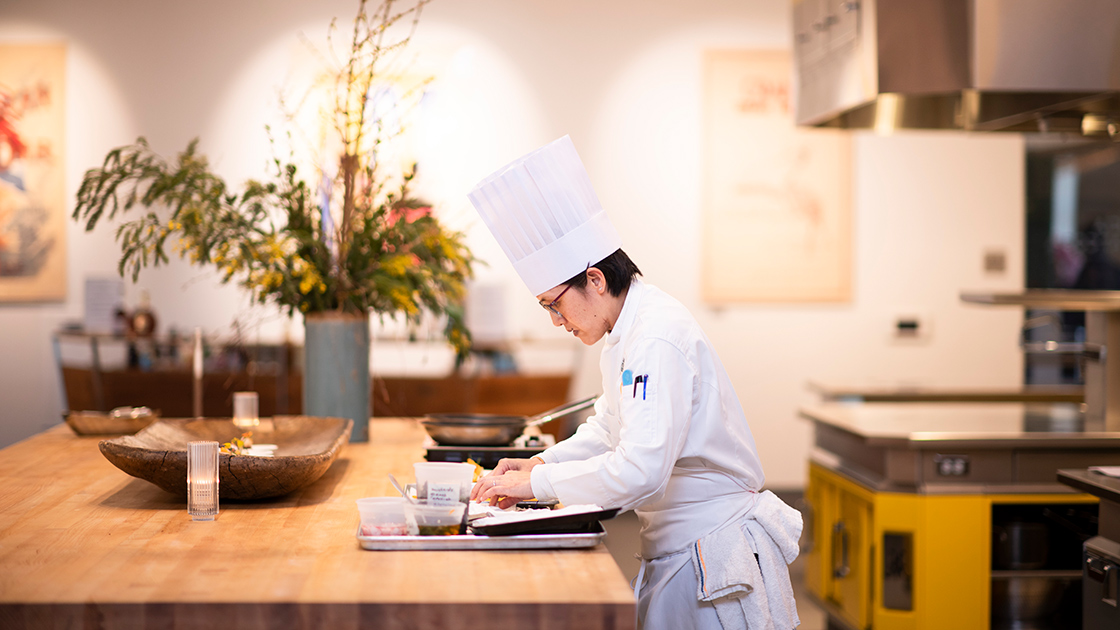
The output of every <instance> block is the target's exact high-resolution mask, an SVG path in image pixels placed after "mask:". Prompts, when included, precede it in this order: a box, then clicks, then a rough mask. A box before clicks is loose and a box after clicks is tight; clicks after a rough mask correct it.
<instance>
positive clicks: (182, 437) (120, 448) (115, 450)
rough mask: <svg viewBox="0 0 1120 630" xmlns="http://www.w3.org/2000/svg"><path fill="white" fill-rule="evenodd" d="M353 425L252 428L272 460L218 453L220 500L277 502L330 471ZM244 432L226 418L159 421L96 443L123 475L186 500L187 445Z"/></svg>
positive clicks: (308, 421) (294, 419)
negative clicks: (270, 446)
mask: <svg viewBox="0 0 1120 630" xmlns="http://www.w3.org/2000/svg"><path fill="white" fill-rule="evenodd" d="M353 425H354V421H353V420H350V419H346V418H317V417H309V416H276V417H275V418H271V419H268V418H262V419H261V424H260V426H258V427H253V428H252V433H253V441H254V442H255V443H257V444H275V445H276V446H277V447H278V448H277V450H276V454H275V455H274V456H273V457H254V456H251V455H226V454H224V453H223V454H220V455H219V458H220V461H219V462H218V480H219V481H218V483H219V486H218V488H219V490H218V493H219V497H220V498H221V500H223V501H224V500H227V499H233V500H253V499H264V498H267V497H277V496H281V495H284V494H288V493H289V492H292V491H294V490H298V489H300V488H302V487H304V486H307V485H310V484H311V483H314V482H315V481H316V480H317V479H319V477H322V476H323V473H325V472H327V469H328V468H330V467H331V463H333V462H334V459H335V457H337V456H338V454H339V452H341V450H342V446H343V445H344V444H346V443H347V442H348V441H349V439H350V430H351V428H352V427H353ZM246 431H247V429H244V428H242V427H238V426H236V425H234V424H233V421H232V420H230V419H208V418H204V419H189V418H175V419H167V420H160V421H158V422H155V423H153V424H151V425H150V426H149V427H148V428H146V429H144V430H143V431H141V432H139V433H137V434H136V435H126V436H122V437H119V438H114V439H111V440H102V441H101V442H99V443H98V446H99V447H100V448H101V454H102V455H104V456H105V458H106V459H108V460H109V461H110V462H112V464H113V465H114V466H116V467H117V468H120V469H121V470H123V471H124V472H126V473H128V474H130V475H132V476H133V477H137V478H140V479H143V480H145V481H150V482H152V483H154V484H155V485H157V486H159V487H160V488H163V489H164V490H166V491H168V492H171V493H174V494H178V495H181V496H184V497H185V496H186V495H187V444H188V443H189V442H195V441H199V440H213V441H215V442H217V443H218V444H224V443H225V442H229V441H230V440H232V439H233V438H236V437H241V434H242V433H245V432H246Z"/></svg>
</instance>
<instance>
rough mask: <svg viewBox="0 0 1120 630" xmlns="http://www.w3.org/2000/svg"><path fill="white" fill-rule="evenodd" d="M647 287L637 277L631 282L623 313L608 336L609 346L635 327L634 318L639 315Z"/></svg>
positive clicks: (623, 304)
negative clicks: (639, 308) (639, 307)
mask: <svg viewBox="0 0 1120 630" xmlns="http://www.w3.org/2000/svg"><path fill="white" fill-rule="evenodd" d="M645 288H646V285H645V283H644V282H642V279H641V278H639V277H637V276H635V277H634V279H633V280H631V281H630V289H629V290H628V291H627V292H626V300H625V301H623V303H622V311H621V312H620V313H619V314H618V319H617V320H615V322H614V328H611V332H610V333H609V334H608V335H607V346H608V347H609V346H613V345H614V344H616V343H618V341H619V340H620V339H622V336H623V334H625V332H626V331H628V330H630V327H631V326H633V325H634V317H635V316H636V315H637V314H638V305H639V304H641V302H642V294H644V293H645Z"/></svg>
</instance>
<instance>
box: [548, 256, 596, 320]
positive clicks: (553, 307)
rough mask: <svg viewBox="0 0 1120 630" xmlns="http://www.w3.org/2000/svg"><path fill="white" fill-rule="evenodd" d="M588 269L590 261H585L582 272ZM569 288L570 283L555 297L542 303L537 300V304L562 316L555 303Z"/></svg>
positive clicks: (570, 286)
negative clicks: (546, 302) (585, 265)
mask: <svg viewBox="0 0 1120 630" xmlns="http://www.w3.org/2000/svg"><path fill="white" fill-rule="evenodd" d="M588 269H591V263H587V267H586V268H585V269H584V270H583V273H587V270H588ZM570 288H572V285H570V284H569V285H568V286H566V287H564V290H563V291H561V292H560V295H557V296H556V299H555V300H553V301H551V302H549V303H548V304H544V303H543V302H538V304H540V305H541V307H542V308H545V309H547V310H549V311H552V312H553V313H555V314H556V316H557V317H564V316H563V315H561V314H560V311H558V310H556V304H557V303H558V302H559V301H560V298H562V297H564V294H565V293H567V292H568V289H570Z"/></svg>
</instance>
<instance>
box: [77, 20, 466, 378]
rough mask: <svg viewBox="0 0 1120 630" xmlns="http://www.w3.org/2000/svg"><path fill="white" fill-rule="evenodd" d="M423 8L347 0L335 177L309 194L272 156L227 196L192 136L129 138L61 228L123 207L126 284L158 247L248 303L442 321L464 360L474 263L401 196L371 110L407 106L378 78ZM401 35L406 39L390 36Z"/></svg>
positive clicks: (85, 185) (404, 182) (91, 177)
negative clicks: (269, 167)
mask: <svg viewBox="0 0 1120 630" xmlns="http://www.w3.org/2000/svg"><path fill="white" fill-rule="evenodd" d="M428 1H429V0H416V1H415V2H414V3H413V4H412V5H410V6H408V7H407V8H404V9H403V10H402V9H398V7H399V6H400V5H401V4H402V3H401V2H399V1H398V0H384V1H383V2H382V3H381V4H380V5H379V6H378V7H377V8H376V9H371V8H370V7H369V6H368V3H367V0H360V2H359V8H358V13H357V16H356V17H355V19H354V23H353V29H352V34H351V41H350V44H349V47H348V51H349V54H348V56H347V57H346V58H345V59H344V60H343V61H342V62H341V63H338V64H337V65H336V66H335V68H334V70H332V71H331V78H332V89H333V99H332V111H331V112H330V118H331V127H332V128H333V132H334V133H335V134H336V138H335V142H333V143H332V144H331V146H334V147H337V152H338V153H337V154H336V156H337V157H336V158H334V159H337V165H338V168H337V172H336V173H335V174H334V175H333V178H328V181H327V182H325V183H324V184H320V186H319V188H320V190H318V191H316V190H313V189H312V188H311V187H310V186H308V184H307V183H306V182H305V181H304V180H302V179H301V178H300V176H299V173H298V172H297V167H296V166H295V165H294V164H292V163H289V162H284V161H282V160H280V159H279V158H277V159H274V161H273V166H274V171H275V172H274V173H273V174H272V177H271V179H270V180H268V181H252V180H251V181H248V182H246V183H245V185H244V186H243V188H242V189H241V190H234V189H231V187H230V186H228V185H227V184H226V182H225V181H224V180H223V179H222V178H221V177H219V176H217V175H215V174H214V173H213V172H212V171H211V170H210V168H209V164H208V162H207V160H206V157H205V156H203V155H201V154H199V152H198V141H197V140H195V141H193V142H191V143H190V144H189V145H188V146H187V148H186V150H184V151H183V152H182V153H180V154H179V155H178V156H177V158H176V159H175V160H174V161H170V162H169V161H167V160H165V159H163V158H162V157H160V156H159V155H157V154H156V153H154V152H153V151H152V150H151V148H150V147H149V145H148V143H147V141H146V140H145V139H144V138H140V139H138V140H137V142H136V143H134V144H131V145H128V146H124V147H119V148H116V149H113V150H112V151H110V152H109V154H108V155H107V156H106V157H105V160H104V162H103V164H102V165H101V167H100V168H95V169H91V170H89V171H87V172H86V174H85V176H84V178H83V180H82V184H81V187H80V188H79V190H78V198H77V205H76V207H75V209H74V213H73V218H74V219H75V220H77V221H83V222H84V223H85V228H86V230H87V231H88V230H93V229H94V228H95V227H96V226H97V224H98V223H99V222H100V221H101V220H103V219H113V218H115V217H117V215H121V214H124V213H126V212H128V211H129V210H132V209H133V208H135V207H136V206H141V207H143V208H146V209H147V212H146V213H144V215H143V216H141V217H140V218H136V219H133V220H131V221H127V222H125V223H123V224H121V225H120V226H119V228H118V229H117V241H118V242H119V243H120V245H121V259H120V263H119V271H120V273H121V275H122V276H123V275H125V274H131V276H132V278H133V280H134V281H135V280H136V279H137V278H138V277H139V274H140V271H141V269H143V268H145V267H147V266H149V265H152V266H159V265H161V264H165V263H167V262H168V260H169V259H168V255H167V248H168V245H169V243H170V247H171V248H172V250H173V251H175V252H177V253H178V254H179V255H180V256H182V257H185V258H189V259H190V261H191V262H193V263H196V264H199V265H203V266H208V265H211V266H214V267H215V268H217V269H218V270H219V272H220V273H221V277H222V281H223V282H230V281H236V282H237V283H238V284H240V285H241V286H243V287H245V288H246V289H248V290H249V291H250V292H251V294H252V295H253V297H254V299H255V300H256V301H258V302H261V303H276V304H278V305H280V306H281V307H283V308H285V309H287V310H288V312H289V313H293V312H294V311H296V310H298V311H300V312H301V313H321V312H327V311H336V312H346V313H357V314H360V313H371V312H372V313H380V314H397V313H400V314H404V315H405V316H406V317H407V318H409V319H410V320H412V321H419V319H420V318H421V316H422V315H423V314H424V313H425V312H428V313H432V314H434V315H438V316H444V317H446V321H447V326H446V328H445V331H444V332H445V334H446V335H447V338H448V340H449V341H450V342H451V344H452V345H453V346H455V348H456V350H457V352H458V354H459V357H460V359H462V358H464V357H465V356H466V353H467V351H468V350H469V347H470V335H469V332H468V331H467V329H466V326H465V324H464V319H463V299H464V297H465V282H466V280H467V279H468V278H470V277H471V274H472V264H473V263H474V262H475V259H474V257H473V255H472V254H471V252H470V250H469V249H468V248H467V246H466V245H465V243H464V240H463V235H462V234H460V233H457V232H453V231H450V230H448V229H447V228H446V227H445V226H444V225H443V224H442V223H441V222H440V221H439V220H438V219H437V218H436V217H435V216H433V215H432V212H431V205H430V204H429V203H427V202H425V201H423V200H421V199H419V198H417V197H416V196H415V195H413V194H412V191H411V185H412V183H413V178H414V177H415V172H416V170H415V165H413V167H412V168H410V169H404V170H403V171H402V170H401V169H397V170H396V171H394V170H393V169H391V168H388V167H387V166H386V165H383V164H381V163H380V161H379V156H380V155H382V153H383V151H384V149H385V148H386V147H387V145H388V143H391V142H392V140H393V139H394V137H396V135H398V134H399V133H400V129H399V128H398V127H397V126H396V124H395V123H393V124H389V123H387V122H386V120H387V119H386V116H385V115H384V114H385V112H386V111H387V110H391V109H392V108H399V107H402V105H400V103H401V102H402V101H405V102H407V101H408V99H407V98H405V99H401V98H399V95H398V96H394V97H393V98H392V99H390V98H389V96H388V93H387V92H386V90H384V89H383V88H384V85H385V84H384V81H385V80H386V78H385V77H384V76H383V74H384V73H385V72H387V71H388V70H387V69H388V68H390V67H391V64H392V63H393V61H394V58H398V59H399V55H400V53H401V51H403V50H404V49H405V47H406V46H407V45H408V43H409V41H410V39H411V37H412V32H413V31H414V29H415V27H416V24H417V23H418V20H419V18H420V13H421V10H422V8H423V7H424V5H426V4H427V3H428ZM395 25H399V26H398V28H396V29H394V28H393V27H394V26H395ZM403 26H407V27H408V32H407V34H406V35H405V36H403V37H398V38H396V39H392V38H391V35H392V34H393V33H396V32H398V31H399V30H400V28H401V27H403ZM335 32H336V25H335V24H334V23H332V25H331V35H332V36H333V34H334V33H335ZM424 84H425V82H421V84H420V85H417V86H413V87H411V88H408V89H407V91H406V94H405V96H406V97H410V96H415V95H417V94H419V93H420V91H421V90H422V89H423V85H424ZM405 106H406V107H407V105H405ZM322 159H323V162H324V163H327V162H333V159H331V158H330V157H329V156H325V157H323V158H322ZM320 179H322V178H320Z"/></svg>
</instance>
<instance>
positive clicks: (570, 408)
mask: <svg viewBox="0 0 1120 630" xmlns="http://www.w3.org/2000/svg"><path fill="white" fill-rule="evenodd" d="M598 399H599V397H598V396H592V397H591V398H585V399H583V400H579V401H576V402H571V403H564V404H563V405H560V406H559V407H554V408H552V409H549V410H548V411H546V412H544V413H538V414H537V415H535V416H532V417H531V418H529V421H528V422H526V423H525V426H527V427H535V426H537V425H538V424H544V423H546V422H548V421H549V420H552V419H553V418H559V417H560V416H564V415H567V414H569V413H572V412H575V411H580V410H581V409H587V408H588V407H590V406H592V405H594V404H595V401H596V400H598Z"/></svg>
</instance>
